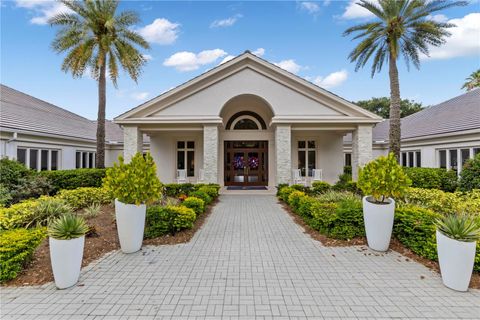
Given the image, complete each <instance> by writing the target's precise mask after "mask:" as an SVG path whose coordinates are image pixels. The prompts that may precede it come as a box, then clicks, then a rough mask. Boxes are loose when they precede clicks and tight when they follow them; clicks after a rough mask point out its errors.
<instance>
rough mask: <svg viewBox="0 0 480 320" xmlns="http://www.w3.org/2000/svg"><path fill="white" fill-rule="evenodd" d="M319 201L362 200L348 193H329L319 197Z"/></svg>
mask: <svg viewBox="0 0 480 320" xmlns="http://www.w3.org/2000/svg"><path fill="white" fill-rule="evenodd" d="M317 199H318V200H319V201H321V202H339V201H342V200H345V199H349V200H352V201H354V200H360V198H359V196H357V195H356V194H354V193H352V192H348V191H328V192H325V193H324V194H321V195H319V196H317Z"/></svg>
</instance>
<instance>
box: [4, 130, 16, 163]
mask: <svg viewBox="0 0 480 320" xmlns="http://www.w3.org/2000/svg"><path fill="white" fill-rule="evenodd" d="M17 138H18V134H17V132H14V133H13V135H12V137H11V138H10V139H8V140H7V141H6V142H5V147H4V150H3V151H4V152H3V153H4V154H5V157H7V144H9V143H10V142H13V141H16V140H17ZM7 158H8V157H7Z"/></svg>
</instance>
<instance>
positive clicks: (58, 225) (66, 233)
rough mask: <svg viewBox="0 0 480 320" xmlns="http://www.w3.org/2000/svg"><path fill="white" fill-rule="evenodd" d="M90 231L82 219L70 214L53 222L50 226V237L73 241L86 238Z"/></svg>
mask: <svg viewBox="0 0 480 320" xmlns="http://www.w3.org/2000/svg"><path fill="white" fill-rule="evenodd" d="M89 229H90V228H89V227H88V226H87V224H86V223H85V220H84V219H83V218H82V217H79V216H76V215H73V214H71V213H69V214H65V215H63V216H61V217H59V218H57V219H56V220H53V221H52V223H51V224H50V225H49V226H48V236H49V237H51V238H53V239H57V240H71V239H76V238H80V237H81V236H84V235H85V233H87V232H88V230H89Z"/></svg>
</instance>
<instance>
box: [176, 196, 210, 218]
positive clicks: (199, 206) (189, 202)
mask: <svg viewBox="0 0 480 320" xmlns="http://www.w3.org/2000/svg"><path fill="white" fill-rule="evenodd" d="M182 206H185V207H187V208H190V209H193V211H195V213H196V214H197V215H199V214H202V213H203V212H205V201H203V200H202V199H199V198H195V197H187V198H186V199H185V200H183V202H182Z"/></svg>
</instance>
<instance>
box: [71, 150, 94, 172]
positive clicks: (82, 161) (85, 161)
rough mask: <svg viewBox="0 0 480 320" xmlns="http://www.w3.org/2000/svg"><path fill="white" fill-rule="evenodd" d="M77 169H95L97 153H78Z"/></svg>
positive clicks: (76, 159) (76, 157)
mask: <svg viewBox="0 0 480 320" xmlns="http://www.w3.org/2000/svg"><path fill="white" fill-rule="evenodd" d="M75 168H77V169H79V168H95V152H90V151H77V152H76V154H75Z"/></svg>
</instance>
